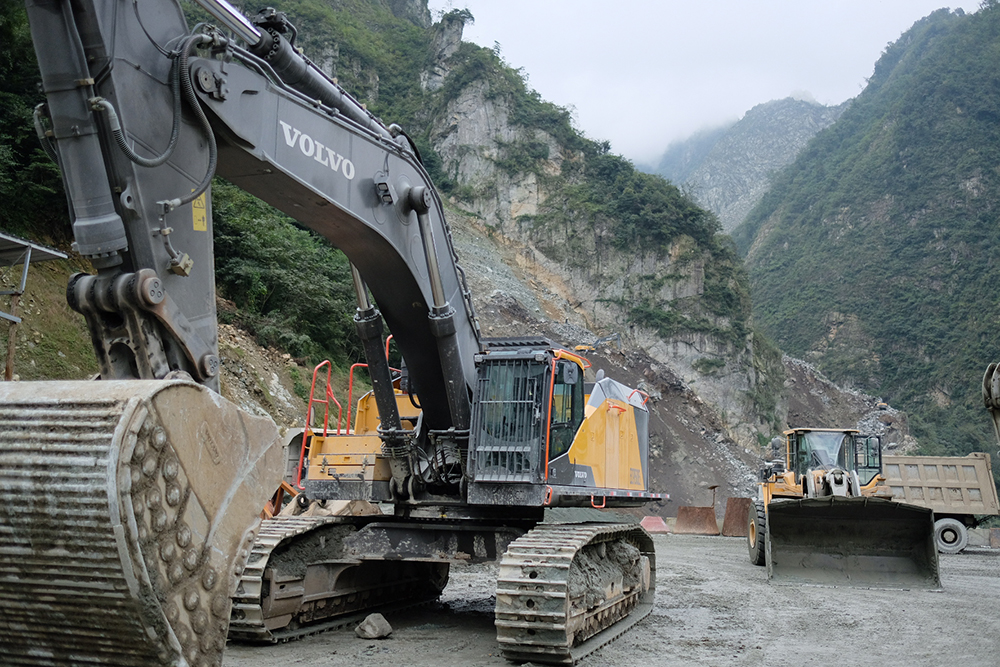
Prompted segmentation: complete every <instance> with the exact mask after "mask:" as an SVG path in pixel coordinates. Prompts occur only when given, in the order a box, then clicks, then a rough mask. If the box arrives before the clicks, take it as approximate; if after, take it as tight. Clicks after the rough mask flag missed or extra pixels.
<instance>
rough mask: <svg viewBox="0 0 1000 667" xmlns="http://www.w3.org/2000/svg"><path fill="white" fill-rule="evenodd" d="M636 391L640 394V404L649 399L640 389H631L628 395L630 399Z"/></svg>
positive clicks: (644, 403)
mask: <svg viewBox="0 0 1000 667" xmlns="http://www.w3.org/2000/svg"><path fill="white" fill-rule="evenodd" d="M636 393H639V394H642V404H643V405H646V401H648V400H649V394H647V393H646V392H644V391H643V390H642V389H633V390H632V393H631V394H629V395H628V397H629V399H631V398H632V397H633V396H634V395H635V394H636Z"/></svg>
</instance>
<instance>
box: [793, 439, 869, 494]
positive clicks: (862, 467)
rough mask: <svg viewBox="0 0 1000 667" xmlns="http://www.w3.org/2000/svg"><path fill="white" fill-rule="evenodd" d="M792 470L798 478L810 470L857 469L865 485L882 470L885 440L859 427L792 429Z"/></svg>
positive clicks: (860, 479) (862, 483)
mask: <svg viewBox="0 0 1000 667" xmlns="http://www.w3.org/2000/svg"><path fill="white" fill-rule="evenodd" d="M785 436H786V443H787V448H788V449H787V460H788V468H789V470H793V471H794V472H795V475H796V479H798V478H801V477H802V476H803V475H805V474H806V473H807V471H809V470H832V469H834V468H841V469H843V470H847V471H851V470H856V471H857V473H858V479H859V481H860V482H861V486H866V485H867V484H868V483H869V482H871V481H872V479H874V478H875V476H876V475H878V474H879V473H881V472H882V441H881V439H880V438H879V437H878V436H869V435H862V434H861V433H859V432H858V431H857V430H854V429H845V430H835V429H792V430H790V431H786V432H785Z"/></svg>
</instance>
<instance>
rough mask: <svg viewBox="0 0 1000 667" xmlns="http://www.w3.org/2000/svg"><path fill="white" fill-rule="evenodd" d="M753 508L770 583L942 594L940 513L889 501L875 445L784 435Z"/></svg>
mask: <svg viewBox="0 0 1000 667" xmlns="http://www.w3.org/2000/svg"><path fill="white" fill-rule="evenodd" d="M783 435H784V438H783V440H781V441H780V442H781V444H783V445H784V458H783V459H781V458H775V460H772V461H771V462H770V463H769V464H768V466H766V467H764V468H763V469H762V470H761V471H760V485H759V493H758V497H757V498H756V499H755V500H754V502H753V503H752V504H751V505H750V507H749V513H748V517H747V549H748V552H749V556H750V562H752V563H753V564H754V565H766V566H767V575H768V580H769V581H773V582H775V583H807V584H820V585H831V586H855V587H866V588H930V589H937V588H940V587H941V579H940V575H939V572H938V559H937V549H936V548H935V545H934V540H933V533H934V524H933V512H932V511H931V510H930V509H928V508H925V507H918V506H915V505H910V504H906V503H900V502H896V501H894V500H892V492H891V490H890V489H889V487H888V485H886V483H885V478H884V477H883V475H882V445H881V440H880V438H878V436H869V435H864V434H862V433H861V432H860V431H858V430H856V429H826V428H794V429H790V430H788V431H785V432H784V434H783Z"/></svg>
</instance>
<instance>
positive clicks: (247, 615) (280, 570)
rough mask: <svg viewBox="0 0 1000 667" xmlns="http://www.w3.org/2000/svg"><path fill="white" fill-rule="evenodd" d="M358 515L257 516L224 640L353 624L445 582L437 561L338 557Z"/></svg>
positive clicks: (436, 591)
mask: <svg viewBox="0 0 1000 667" xmlns="http://www.w3.org/2000/svg"><path fill="white" fill-rule="evenodd" d="M364 521H365V519H359V518H357V517H350V516H321V517H297V516H293V517H276V518H274V519H269V520H267V521H264V522H263V523H262V525H261V528H260V531H259V532H258V535H257V540H256V542H255V543H254V545H253V549H252V550H251V553H250V557H249V559H248V563H247V567H246V569H245V570H244V572H243V576H242V578H241V579H240V583H239V585H238V586H237V589H236V595H235V596H234V600H233V602H234V603H233V610H232V618H231V620H230V624H229V638H230V639H232V640H235V641H242V642H249V643H276V642H284V641H290V640H294V639H298V638H301V637H304V636H307V635H311V634H316V633H318V632H324V631H326V630H333V629H336V628H340V627H344V626H346V625H350V624H354V623H356V622H359V621H360V620H361V619H363V618H364V616H365V615H366V614H368V613H369V612H371V611H374V610H379V611H395V610H398V609H403V608H406V607H410V606H414V605H417V604H422V603H425V602H430V601H433V600H435V599H437V597H438V596H439V595H440V594H441V591H442V590H443V589H444V586H445V584H446V583H447V581H448V564H447V563H443V562H433V563H432V562H424V561H399V560H377V559H373V560H362V559H357V558H353V557H345V556H344V555H343V553H342V551H343V547H342V543H343V540H344V539H345V538H347V537H348V536H350V535H351V534H352V533H354V532H355V530H356V528H357V526H358V525H359V524H360V523H363V522H364Z"/></svg>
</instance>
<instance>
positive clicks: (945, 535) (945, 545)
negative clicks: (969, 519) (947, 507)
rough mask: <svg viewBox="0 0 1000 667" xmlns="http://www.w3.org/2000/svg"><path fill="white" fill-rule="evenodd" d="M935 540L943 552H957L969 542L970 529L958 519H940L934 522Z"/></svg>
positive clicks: (939, 549)
mask: <svg viewBox="0 0 1000 667" xmlns="http://www.w3.org/2000/svg"><path fill="white" fill-rule="evenodd" d="M934 542H935V543H936V544H937V548H938V551H940V552H941V553H943V554H957V553H958V552H959V551H961V550H962V549H964V548H965V546H966V545H967V544H968V543H969V531H967V530H966V529H965V526H963V525H962V522H961V521H959V520H958V519H938V520H937V521H935V522H934Z"/></svg>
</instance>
